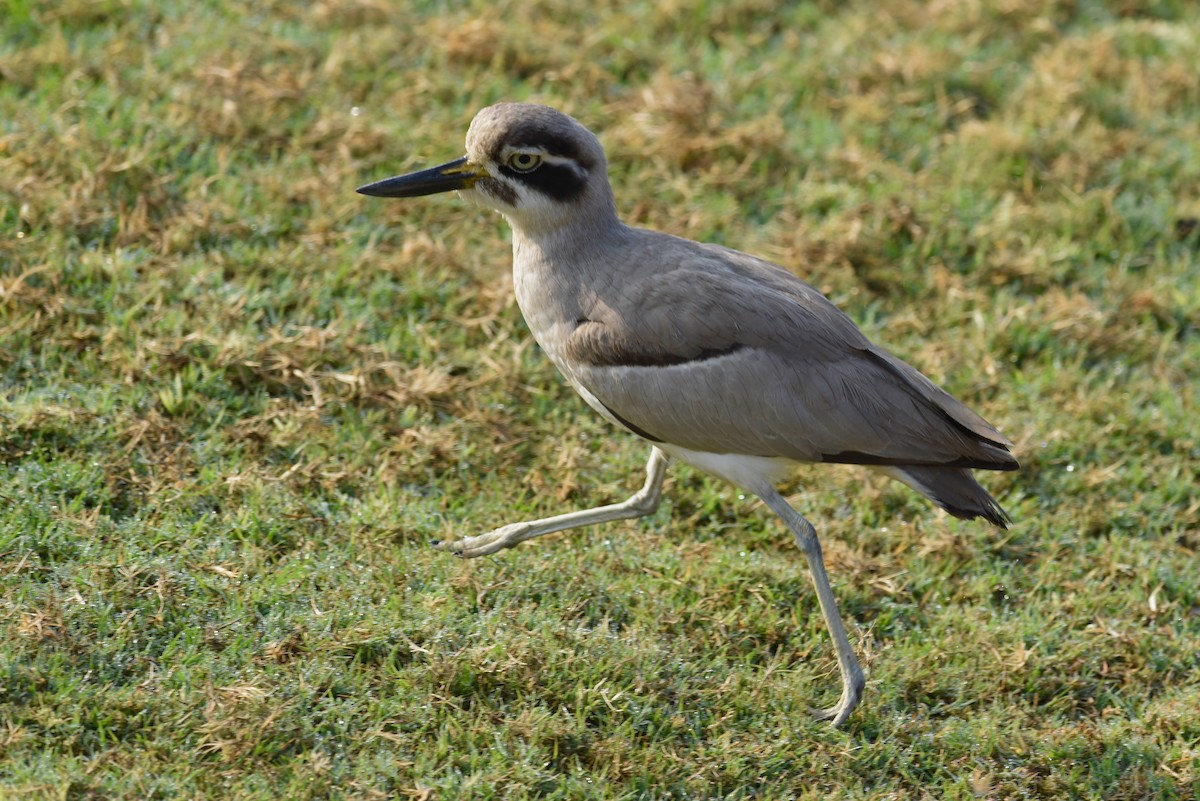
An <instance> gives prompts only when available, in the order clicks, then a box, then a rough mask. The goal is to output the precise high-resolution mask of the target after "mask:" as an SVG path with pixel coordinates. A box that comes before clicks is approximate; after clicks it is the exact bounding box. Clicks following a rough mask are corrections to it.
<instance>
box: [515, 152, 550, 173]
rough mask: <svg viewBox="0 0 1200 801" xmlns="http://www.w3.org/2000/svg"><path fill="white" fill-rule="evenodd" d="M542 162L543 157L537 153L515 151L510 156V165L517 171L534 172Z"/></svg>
mask: <svg viewBox="0 0 1200 801" xmlns="http://www.w3.org/2000/svg"><path fill="white" fill-rule="evenodd" d="M541 163H542V157H541V156H539V155H538V154H537V153H513V154H512V155H511V156H509V157H508V166H510V167H512V168H513V169H514V170H516V171H517V172H533V171H534V170H536V169H537V168H538V167H539V166H541Z"/></svg>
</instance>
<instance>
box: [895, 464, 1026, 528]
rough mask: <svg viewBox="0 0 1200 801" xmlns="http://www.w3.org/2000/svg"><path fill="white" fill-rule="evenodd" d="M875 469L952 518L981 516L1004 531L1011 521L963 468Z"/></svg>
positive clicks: (972, 518)
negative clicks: (914, 491) (926, 499)
mask: <svg viewBox="0 0 1200 801" xmlns="http://www.w3.org/2000/svg"><path fill="white" fill-rule="evenodd" d="M879 469H880V470H881V471H882V472H884V473H886V474H887V475H889V476H891V477H892V478H894V479H897V480H898V481H903V482H904V483H905V484H907V485H908V486H910V487H912V488H913V489H915V490H916V491H917V492H919V493H921V494H922V495H924V496H925V497H926V498H928V499H929V500H931V501H933V502H934V503H936V504H937V505H938V506H940V507H942V508H943V509H945V510H946V511H947V512H949V513H950V514H952V515H954V516H955V517H959V518H962V519H963V520H974V519H975V518H977V517H982V518H983V519H984V520H987V521H988V522H989V523H993V524H995V525H997V526H999V527H1000V528H1008V524H1009V523H1011V522H1012V519H1011V518H1010V517H1009V516H1008V513H1007V512H1005V511H1004V510H1003V509H1001V508H1000V504H998V503H997V502H996V499H995V498H993V497H992V496H991V495H989V494H988V491H987V490H985V489H984V488H983V487H981V486H980V485H979V482H978V481H976V480H975V477H974V476H972V475H971V471H970V470H968V469H966V468H963V467H912V466H895V467H893V466H887V467H881V468H879Z"/></svg>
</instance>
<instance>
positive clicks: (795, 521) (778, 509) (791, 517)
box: [757, 487, 866, 726]
mask: <svg viewBox="0 0 1200 801" xmlns="http://www.w3.org/2000/svg"><path fill="white" fill-rule="evenodd" d="M757 495H758V496H759V497H760V498H762V499H763V501H764V502H765V503H766V504H767V506H769V507H771V509H772V510H773V511H774V512H775V514H777V515H779V516H780V517H781V518H783V522H784V523H786V524H787V527H788V528H790V529H791V530H792V533H793V534H794V535H795V537H796V544H797V545H799V546H800V550H801V551H803V552H804V557H805V558H806V559H807V560H808V569H809V572H810V573H811V574H812V580H813V586H815V587H816V590H817V600H818V601H819V602H820V604H821V614H822V616H824V618H825V626H826V628H828V629H829V636H830V637H832V638H833V648H834V650H835V651H836V652H837V659H838V668H839V670H840V671H841V674H842V697H841V698H840V699H839V700H838V702H837V704H835V705H834V706H831V707H829V708H828V709H814V710H812V712H813V714H814V715H815V716H816V717H817V718H818V719H820V720H832V721H833V725H834V726H840V725H841V724H842V722H843V721H845V720H846V718H847V717H849V716H850V713H851V712H852V711H854V708H855V707H856V706H858V702H859V701H860V700H861V699H862V691H863V685H864V684H865V683H866V679H865V678H864V677H863V672H862V668H861V667H859V665H858V658H857V657H856V656H855V655H854V648H853V647H852V646H851V645H850V638H849V637H848V636H846V627H845V626H843V625H842V617H841V615H839V614H838V608H837V601H836V600H835V599H834V597H833V589H832V588H830V586H829V576H828V575H826V573H825V560H824V559H823V558H822V557H821V543H820V542H819V541H818V540H817V532H816V529H814V528H813V527H812V524H811V523H809V522H808V521H807V520H805V519H804V517H803V516H802V515H800V513H799V512H797V511H796V510H795V509H793V508H792V507H791V506H789V505H788V502H787V501H785V500H784V499H783V497H782V496H781V495H780V494H779V493H778V492H776V491H775V488H774V487H770V488H768V489H766V490H763V491H759V492H757Z"/></svg>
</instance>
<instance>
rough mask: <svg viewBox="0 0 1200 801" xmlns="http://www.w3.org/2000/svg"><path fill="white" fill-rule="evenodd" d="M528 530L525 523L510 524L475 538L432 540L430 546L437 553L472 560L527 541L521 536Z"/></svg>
mask: <svg viewBox="0 0 1200 801" xmlns="http://www.w3.org/2000/svg"><path fill="white" fill-rule="evenodd" d="M528 529H529V525H528V524H527V523H510V524H509V525H507V526H501V527H500V528H498V529H495V530H493V531H489V532H487V533H486V534H480V535H479V536H477V537H464V538H463V539H461V540H453V541H450V542H446V541H443V540H434V541H433V543H432V545H433V547H434V548H436V549H438V550H439V551H446V552H447V553H452V554H454V555H455V556H458V557H461V558H463V559H474V558H475V557H477V556H487V555H488V554H493V553H495V552H496V551H502V550H504V549H505V548H511V547H513V546H514V545H516V544H517V543H519V542H523V541H524V540H526V539H528V537H525V536H522V535H523V534H525V533H526V532H527V531H528Z"/></svg>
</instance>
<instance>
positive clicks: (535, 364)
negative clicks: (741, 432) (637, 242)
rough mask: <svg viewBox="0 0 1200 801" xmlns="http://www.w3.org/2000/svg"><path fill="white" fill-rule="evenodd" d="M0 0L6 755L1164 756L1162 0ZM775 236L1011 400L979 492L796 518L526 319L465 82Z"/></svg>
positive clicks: (827, 761)
mask: <svg viewBox="0 0 1200 801" xmlns="http://www.w3.org/2000/svg"><path fill="white" fill-rule="evenodd" d="M576 6H577V4H574V3H565V2H561V0H531V2H526V3H514V2H501V3H483V2H479V3H465V4H464V3H445V2H412V3H407V4H391V3H387V2H384V0H327V1H325V2H318V3H301V2H296V1H295V0H278V1H277V2H273V3H268V4H242V3H234V2H220V1H219V0H218V1H216V2H209V3H184V2H178V1H177V0H168V1H167V2H161V3H146V2H141V1H140V0H65V2H54V3H47V2H36V1H34V0H6V2H3V3H0V18H2V19H3V24H2V26H0V637H2V642H3V645H2V647H0V797H2V798H5V799H7V798H14V799H16V798H56V799H110V798H111V799H116V798H161V799H173V798H213V799H278V798H295V799H306V798H313V799H316V798H385V797H387V798H392V797H398V798H418V799H434V798H444V799H451V798H454V799H458V798H480V799H483V798H497V799H500V798H503V799H525V798H530V799H531V798H546V799H554V798H561V799H577V798H596V799H601V798H603V799H657V798H679V799H683V798H688V799H691V798H705V799H707V798H730V799H744V798H763V799H766V798H814V799H816V798H821V799H825V798H872V799H909V798H948V799H967V798H988V799H1023V798H1037V797H1048V798H1049V797H1053V798H1079V799H1091V798H1101V797H1103V798H1109V799H1143V798H1156V799H1160V798H1161V799H1188V798H1190V799H1195V798H1197V797H1200V678H1198V677H1200V569H1198V567H1197V565H1198V562H1197V551H1198V550H1200V492H1198V490H1197V469H1198V468H1197V465H1200V441H1198V435H1197V432H1198V431H1200V426H1198V424H1197V419H1198V415H1200V409H1198V405H1197V401H1198V398H1197V394H1198V392H1197V390H1198V384H1200V224H1198V222H1197V221H1198V219H1200V191H1198V189H1197V187H1200V12H1197V10H1196V8H1195V6H1194V4H1192V3H1189V2H1183V0H1179V1H1178V2H1170V0H1162V1H1161V2H1154V1H1153V0H1122V1H1121V2H1116V0H1114V1H1113V2H1108V3H1105V2H1099V1H1098V0H1062V1H1061V2H1057V3H1052V2H1043V1H1042V0H1036V1H1035V0H1010V1H1009V2H1003V3H1001V2H996V3H989V2H981V3H970V2H963V3H954V2H947V3H933V4H929V3H925V2H918V0H886V1H885V2H866V0H862V2H851V3H848V4H841V3H830V2H816V3H795V4H786V5H782V6H780V5H779V4H775V3H766V2H762V1H761V0H735V2H730V3H716V2H704V1H703V0H674V1H673V2H667V3H662V2H649V0H647V1H646V2H642V1H641V0H637V1H636V2H633V3H631V4H625V5H624V6H623V7H622V10H620V11H616V10H610V9H609V8H607V7H605V6H603V5H602V6H598V7H595V8H593V10H590V11H579V10H578V9H577V8H576ZM501 99H536V100H540V101H543V102H548V103H551V104H553V105H556V106H559V107H561V108H563V109H564V110H567V111H569V112H571V113H573V114H575V115H576V116H577V117H579V118H580V119H581V120H582V121H583V122H584V123H585V124H587V125H588V126H589V127H591V128H592V129H593V130H595V131H597V132H598V133H599V135H600V136H601V138H602V140H603V141H604V143H605V145H606V147H607V149H608V153H609V157H610V162H611V174H612V178H613V182H614V184H615V187H616V192H617V197H618V205H619V207H620V209H621V211H622V213H623V215H624V216H625V217H626V219H628V220H630V221H632V222H636V223H638V224H641V225H646V226H649V227H654V228H658V229H662V230H667V231H670V232H673V233H676V234H680V235H683V236H688V237H692V238H698V239H705V240H709V241H718V242H722V243H725V244H728V245H731V246H733V247H737V248H740V249H743V250H748V251H751V252H755V253H758V254H760V255H763V256H766V257H768V258H772V259H774V260H776V261H778V262H780V263H781V264H784V265H786V266H788V267H789V268H791V269H793V270H795V271H796V272H797V273H798V274H800V275H801V276H803V277H804V278H806V279H807V280H808V281H810V282H811V283H813V284H814V285H816V286H818V287H819V288H821V289H822V291H824V292H826V293H827V294H828V295H829V296H830V297H831V298H833V299H834V300H836V301H837V302H838V303H839V304H840V305H842V306H843V308H845V309H846V310H847V311H848V312H849V313H850V314H851V315H852V316H853V317H854V318H855V319H856V320H858V321H859V322H860V323H861V324H862V325H863V327H864V329H866V330H867V331H868V333H869V334H870V335H871V336H872V337H874V338H875V339H876V340H878V341H880V342H883V343H886V344H887V345H888V346H889V347H890V348H891V349H893V350H895V351H896V352H897V353H899V354H901V355H902V356H903V357H905V358H906V359H908V360H909V361H911V362H913V363H914V364H916V365H918V366H919V367H921V368H922V369H923V370H924V371H925V372H927V373H928V374H930V375H931V376H932V377H934V378H935V379H937V380H939V381H940V382H942V383H943V384H944V385H945V386H947V388H949V389H950V390H951V391H952V392H954V393H955V394H956V395H958V396H959V397H961V398H962V399H963V400H964V401H966V402H968V403H969V404H970V405H972V406H973V407H974V408H976V409H978V410H979V411H981V412H982V413H983V414H984V415H985V416H986V417H988V418H989V419H990V420H992V421H993V422H995V423H996V424H997V425H998V426H999V427H1000V428H1001V429H1002V430H1003V431H1004V432H1005V433H1007V434H1008V435H1009V436H1010V437H1012V438H1013V439H1014V440H1015V441H1016V442H1017V449H1016V450H1017V454H1018V456H1019V458H1020V459H1021V461H1022V464H1023V469H1022V470H1021V471H1020V472H1019V473H1016V474H1011V475H1009V474H1005V475H995V474H993V475H986V476H982V478H983V480H984V482H985V483H986V484H987V486H988V487H989V488H990V489H991V490H993V491H994V492H995V494H996V495H997V496H998V497H999V498H1000V499H1001V501H1002V503H1003V504H1004V505H1005V506H1006V508H1007V509H1008V510H1009V512H1010V513H1012V515H1013V517H1014V518H1015V520H1016V524H1015V525H1014V526H1013V527H1012V529H1011V530H1009V531H1008V532H999V531H996V530H992V529H989V528H987V527H985V526H984V525H982V524H960V523H958V522H956V521H952V520H948V519H947V518H946V517H945V516H944V515H943V514H941V513H940V512H937V511H936V510H934V509H932V508H931V507H930V506H929V505H928V504H926V503H924V502H923V501H921V500H920V499H918V498H917V497H915V496H914V495H913V494H912V493H911V492H909V491H908V490H907V489H905V488H904V487H902V486H899V485H896V484H889V483H885V482H884V481H883V480H882V479H877V478H876V477H875V476H873V475H871V474H869V473H865V472H863V471H859V470H855V469H849V468H840V467H814V468H808V469H803V470H800V471H798V472H797V479H796V481H795V483H794V484H793V485H792V486H790V487H788V490H789V493H790V494H791V497H792V499H793V501H794V503H795V504H796V505H797V507H798V508H799V509H801V510H802V511H803V512H804V513H805V514H806V515H807V516H809V518H810V519H812V520H813V522H814V523H815V524H816V525H817V528H818V531H819V532H820V533H821V536H822V539H823V542H824V544H825V551H826V557H827V560H828V562H829V566H830V571H831V574H832V576H833V579H834V581H835V592H836V593H837V595H838V598H839V600H840V603H841V605H842V611H843V614H844V616H845V617H846V619H847V621H848V624H849V627H850V630H851V636H852V638H853V640H854V642H855V646H856V649H857V650H858V652H859V653H860V655H861V657H862V660H863V664H864V666H865V667H866V668H867V670H868V674H869V675H868V685H867V695H866V698H865V702H864V704H863V706H862V707H861V708H860V709H859V710H858V711H857V712H856V713H855V714H854V716H853V717H852V718H851V719H850V721H849V722H848V724H847V726H846V727H845V728H844V729H843V730H840V731H838V730H833V729H831V728H829V727H828V726H827V725H825V724H822V723H818V722H815V721H813V720H811V719H810V718H809V717H808V715H807V713H806V708H807V707H808V706H809V705H810V704H812V705H819V704H826V703H830V702H832V701H833V700H834V695H835V693H836V690H837V678H836V665H835V664H834V661H833V655H832V649H831V647H830V644H829V640H828V637H827V636H826V634H825V632H824V628H823V625H822V623H821V617H820V613H819V610H818V608H817V605H816V601H815V598H814V597H813V594H812V592H811V589H810V585H809V581H808V577H807V574H806V571H805V569H804V565H803V559H802V557H801V556H800V555H799V554H798V553H797V552H796V550H795V548H794V546H793V545H792V544H791V538H790V537H789V536H787V535H786V534H785V532H784V531H783V530H782V526H780V525H779V523H778V521H776V520H775V519H774V518H773V516H772V515H771V514H770V513H769V512H768V511H766V510H764V509H762V508H761V507H759V506H758V505H756V504H754V503H751V502H750V501H748V500H746V499H744V498H741V497H739V495H738V492H737V491H736V490H734V489H732V488H730V487H728V486H726V485H724V484H722V483H720V482H718V481H715V480H711V479H709V478H707V477H705V476H704V475H702V474H700V473H697V472H694V471H691V470H689V469H686V468H678V469H675V470H673V471H672V474H671V478H670V479H669V483H668V500H667V502H666V503H665V504H664V506H663V508H662V509H661V510H660V511H659V512H658V513H656V514H655V515H653V516H652V517H650V518H648V519H647V520H644V521H642V522H639V523H637V524H611V525H607V526H603V527H598V528H595V529H590V530H584V531H579V532H573V533H568V534H563V535H558V536H555V537H551V538H546V539H544V540H541V541H537V542H534V543H530V544H526V545H524V546H521V547H520V548H518V549H515V550H512V551H507V552H504V553H502V554H500V555H498V556H496V557H493V558H487V559H481V560H477V561H471V562H462V561H459V560H455V559H453V558H451V557H449V556H447V555H445V554H440V553H437V552H434V551H432V550H431V549H430V548H429V547H428V543H429V541H430V540H433V539H444V538H447V537H454V536H459V535H468V534H473V533H480V532H483V531H486V530H488V529H490V528H492V527H495V526H497V525H500V524H502V523H505V522H512V521H514V520H517V519H522V518H528V517H532V516H538V515H546V514H553V513H557V512H560V511H565V510H571V509H576V508H582V507H584V506H588V505H596V504H599V503H602V502H609V501H613V500H617V499H620V498H623V497H625V496H626V495H627V494H628V493H629V492H631V491H632V490H633V489H634V488H635V487H636V486H638V485H639V484H640V482H641V473H640V470H641V466H642V463H643V461H644V458H645V447H644V446H643V445H642V444H641V443H639V442H637V441H635V440H634V439H633V438H632V437H629V436H626V435H623V434H620V433H618V432H615V431H614V430H613V429H612V428H611V427H609V426H608V425H607V424H606V423H604V421H603V420H600V419H599V418H598V417H597V416H596V415H594V414H592V413H591V412H590V411H589V410H588V409H587V408H586V407H585V406H584V404H583V403H582V402H581V401H580V400H579V399H577V398H576V397H575V396H574V395H573V393H572V392H571V390H570V389H569V388H568V387H567V386H566V385H565V383H564V382H563V381H561V380H560V379H559V378H558V377H557V376H556V375H555V374H554V370H553V368H552V366H551V365H550V364H549V363H548V361H547V360H546V359H545V358H544V357H543V356H542V355H541V354H540V353H538V352H537V349H536V346H534V345H532V344H531V343H530V340H529V336H528V333H527V332H526V330H525V328H524V324H523V323H522V321H521V319H520V314H519V312H518V310H517V309H516V306H515V304H514V302H513V299H512V291H511V278H510V276H509V272H508V270H509V260H510V255H509V252H508V240H507V233H506V230H505V226H504V223H503V221H502V220H501V219H499V218H498V217H495V216H492V215H488V214H485V213H482V212H480V211H478V210H475V209H471V208H467V207H465V206H464V205H463V204H461V203H460V202H458V201H457V200H455V199H454V198H451V197H440V198H428V199H423V200H415V201H397V202H382V201H376V200H371V199H367V198H363V197H361V196H358V195H356V194H355V193H354V191H353V189H354V187H355V186H357V185H359V184H360V183H364V182H366V181H368V180H372V179H377V178H381V177H386V176H388V175H392V174H395V173H396V172H399V171H401V170H404V169H408V168H411V167H414V166H417V165H427V164H434V163H440V162H442V161H446V160H449V159H451V158H454V157H457V156H458V155H460V154H461V148H462V136H463V134H464V132H465V128H466V125H467V123H468V122H469V120H470V117H471V116H472V114H473V113H474V111H475V110H477V109H478V108H479V107H481V106H483V105H485V104H487V103H490V102H493V101H497V100H501Z"/></svg>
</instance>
